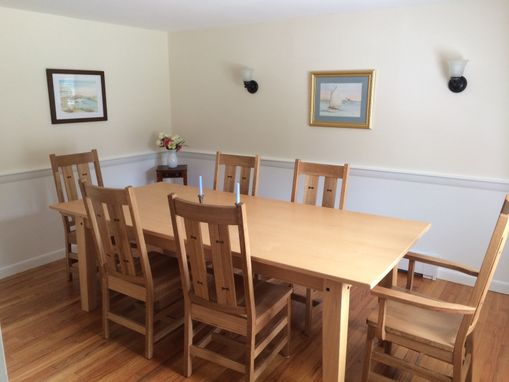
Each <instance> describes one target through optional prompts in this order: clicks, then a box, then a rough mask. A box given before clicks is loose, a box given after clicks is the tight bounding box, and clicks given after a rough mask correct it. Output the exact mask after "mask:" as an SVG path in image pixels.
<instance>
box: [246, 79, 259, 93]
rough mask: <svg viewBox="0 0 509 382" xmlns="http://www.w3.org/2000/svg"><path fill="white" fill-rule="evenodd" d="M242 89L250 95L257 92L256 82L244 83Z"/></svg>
mask: <svg viewBox="0 0 509 382" xmlns="http://www.w3.org/2000/svg"><path fill="white" fill-rule="evenodd" d="M244 87H245V88H246V89H247V91H248V92H249V93H251V94H254V93H256V92H257V91H258V83H257V82H256V81H244Z"/></svg>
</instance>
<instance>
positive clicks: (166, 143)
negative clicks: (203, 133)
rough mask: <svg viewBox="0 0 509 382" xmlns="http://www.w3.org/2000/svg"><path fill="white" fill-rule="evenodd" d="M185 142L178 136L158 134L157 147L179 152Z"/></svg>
mask: <svg viewBox="0 0 509 382" xmlns="http://www.w3.org/2000/svg"><path fill="white" fill-rule="evenodd" d="M184 143H186V141H185V140H184V138H182V137H181V136H180V135H174V136H173V137H171V136H169V135H168V134H166V133H159V136H158V137H157V141H156V145H157V147H164V148H165V149H166V150H177V151H180V150H181V149H182V147H183V146H184Z"/></svg>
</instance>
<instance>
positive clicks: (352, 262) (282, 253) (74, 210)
mask: <svg viewBox="0 0 509 382" xmlns="http://www.w3.org/2000/svg"><path fill="white" fill-rule="evenodd" d="M135 191H136V198H137V201H138V206H139V210H140V211H139V212H140V217H141V222H142V227H143V229H144V232H145V233H146V234H152V235H154V236H159V237H161V238H165V239H173V231H172V228H171V219H170V213H169V209H168V202H167V195H168V194H169V193H171V192H175V193H176V194H177V195H178V196H179V197H182V198H185V199H188V200H196V201H197V193H198V190H197V189H196V188H194V187H189V186H182V185H176V184H168V183H155V184H150V185H148V186H143V187H138V188H136V189H135ZM205 194H206V195H205V203H210V204H225V205H226V204H233V203H234V201H235V196H234V194H230V193H224V192H218V191H212V190H205ZM241 201H242V202H244V203H246V207H247V220H248V229H249V236H250V242H251V243H250V244H251V256H252V258H253V260H256V261H258V262H261V263H265V264H269V265H276V266H278V267H280V268H288V269H292V270H296V271H299V272H300V273H303V274H309V275H313V276H319V277H320V278H326V279H330V280H335V281H338V282H345V283H349V284H356V285H362V286H366V287H369V288H373V287H374V286H375V285H376V284H377V283H378V282H379V281H380V280H381V279H382V278H383V277H384V276H385V275H387V274H388V273H389V271H390V270H391V269H392V268H394V267H395V266H396V265H397V264H398V262H399V261H400V260H401V258H402V257H403V256H404V255H405V253H406V252H407V251H408V250H409V249H410V248H411V247H412V246H413V245H414V243H415V242H416V240H418V239H419V238H420V237H421V236H422V235H423V234H424V233H425V232H426V231H427V230H428V229H429V227H430V224H428V223H423V222H418V221H410V220H402V219H397V218H389V217H384V216H377V215H370V214H365V213H358V212H351V211H345V210H338V209H332V208H323V207H315V206H309V205H303V204H296V203H290V202H285V201H278V200H272V199H265V198H261V197H252V196H246V195H241ZM51 208H54V209H56V210H58V211H60V212H62V213H64V214H70V215H74V216H82V217H86V213H85V208H84V206H83V203H82V201H80V200H79V201H74V202H70V203H62V204H56V205H53V206H51ZM233 249H234V248H233Z"/></svg>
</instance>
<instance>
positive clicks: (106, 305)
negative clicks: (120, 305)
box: [101, 280, 110, 339]
mask: <svg viewBox="0 0 509 382" xmlns="http://www.w3.org/2000/svg"><path fill="white" fill-rule="evenodd" d="M101 284H102V286H101V289H102V305H103V306H102V308H103V317H102V319H103V336H104V338H105V339H108V338H110V323H109V321H108V313H109V311H110V291H109V289H108V286H107V285H106V283H105V282H104V280H103V281H102V282H101Z"/></svg>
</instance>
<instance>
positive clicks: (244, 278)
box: [168, 194, 292, 382]
mask: <svg viewBox="0 0 509 382" xmlns="http://www.w3.org/2000/svg"><path fill="white" fill-rule="evenodd" d="M168 200H169V205H170V211H171V219H172V226H173V232H174V237H175V241H176V246H177V254H178V259H179V264H180V273H181V279H182V286H183V290H184V325H185V329H184V362H185V366H184V374H185V376H186V377H189V376H191V374H192V357H199V358H203V359H206V360H208V361H210V362H214V363H217V364H219V365H221V366H223V367H226V368H229V369H233V370H236V371H238V372H240V373H245V374H246V380H248V381H250V382H252V381H254V380H256V378H258V376H259V375H260V374H261V373H262V372H263V370H264V369H265V368H266V367H267V365H268V364H269V362H270V361H271V360H272V359H274V358H275V357H276V356H277V354H278V353H279V352H280V351H282V350H284V351H285V353H286V354H287V355H288V354H289V352H290V323H291V310H290V303H291V293H292V289H291V288H290V287H288V286H287V285H274V284H270V283H267V282H264V281H257V282H254V281H253V277H252V270H251V255H250V249H249V236H248V232H247V218H246V207H245V205H244V204H243V203H240V204H239V205H236V206H211V205H203V204H197V203H192V202H186V201H184V200H182V199H179V198H177V197H176V195H174V194H171V195H169V196H168ZM233 251H236V253H235V254H234V253H233ZM193 321H196V322H198V323H201V324H205V325H208V326H212V327H213V328H215V330H213V331H209V332H208V333H205V334H203V335H201V336H200V333H203V332H202V331H201V329H199V327H198V326H195V327H193ZM225 331H226V332H228V334H229V335H224V334H223V332H225ZM232 334H233V335H237V336H236V337H232ZM237 337H241V338H240V339H238V338H237ZM210 342H218V343H221V344H226V345H230V347H232V349H233V350H234V352H235V354H236V357H233V358H229V357H227V356H226V355H225V354H224V352H223V353H221V354H220V353H217V352H214V351H213V350H211V349H210V348H207V346H208V345H209V343H210Z"/></svg>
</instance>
